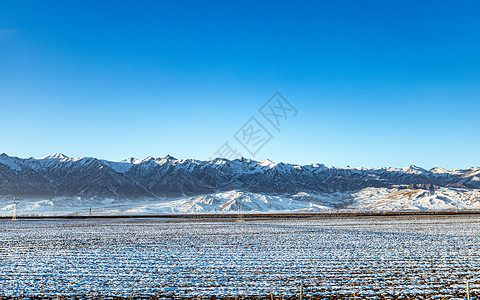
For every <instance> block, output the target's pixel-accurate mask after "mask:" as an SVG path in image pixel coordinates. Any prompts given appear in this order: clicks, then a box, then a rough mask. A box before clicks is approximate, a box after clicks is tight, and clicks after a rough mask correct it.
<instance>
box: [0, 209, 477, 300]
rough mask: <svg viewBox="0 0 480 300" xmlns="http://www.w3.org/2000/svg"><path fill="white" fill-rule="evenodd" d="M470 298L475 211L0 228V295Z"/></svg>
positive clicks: (33, 223) (38, 223)
mask: <svg viewBox="0 0 480 300" xmlns="http://www.w3.org/2000/svg"><path fill="white" fill-rule="evenodd" d="M466 280H469V281H470V282H471V284H470V287H471V289H472V299H475V297H476V296H477V295H479V294H480V293H479V292H478V291H479V290H480V216H477V215H459V216H388V217H382V216H375V217H335V218H333V217H332V218H329V217H323V218H304V219H285V220H282V219H248V220H247V221H244V222H235V220H214V219H158V218H152V219H148V218H143V219H140V218H125V219H83V220H82V219H75V220H19V221H15V222H13V221H6V220H3V221H0V298H14V297H21V298H40V299H41V298H44V297H45V298H57V297H64V298H117V297H118V298H130V297H131V298H147V299H148V298H151V299H156V298H166V297H169V298H170V297H176V298H199V297H201V298H207V297H208V298H212V297H216V298H235V297H237V298H238V299H240V298H242V297H245V298H268V299H271V298H272V297H273V298H275V299H281V298H284V299H287V298H299V297H300V294H302V297H303V299H310V297H311V298H314V299H343V298H345V299H348V298H357V299H360V298H371V299H453V298H458V299H463V298H464V297H465V295H466V284H465V282H466Z"/></svg>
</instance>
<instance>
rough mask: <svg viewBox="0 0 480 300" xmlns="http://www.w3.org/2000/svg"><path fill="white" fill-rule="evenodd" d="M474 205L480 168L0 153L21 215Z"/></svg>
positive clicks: (2, 176)
mask: <svg viewBox="0 0 480 300" xmlns="http://www.w3.org/2000/svg"><path fill="white" fill-rule="evenodd" d="M240 192H242V194H243V207H244V210H245V211H258V212H273V211H275V212H277V211H329V210H332V209H333V210H337V209H347V210H412V209H435V210H438V209H476V208H477V207H478V208H480V203H479V198H480V168H468V169H453V170H445V169H442V168H433V169H430V170H425V169H422V168H419V167H416V166H408V167H405V168H401V169H400V168H336V167H329V166H325V165H323V164H311V165H305V166H300V165H293V164H285V163H278V164H275V163H273V162H272V161H269V160H266V161H263V162H258V161H254V160H250V159H245V158H240V159H236V160H227V159H220V158H217V159H214V160H211V161H200V160H194V159H176V158H174V157H171V156H166V157H163V158H153V157H147V158H145V159H143V160H139V159H135V158H129V159H126V160H123V161H121V162H112V161H107V160H102V159H97V158H92V157H83V158H70V157H67V156H65V155H63V154H60V153H55V154H51V155H48V156H45V157H41V158H27V159H22V158H17V157H11V156H8V155H6V154H0V199H2V200H1V202H0V210H2V209H3V211H4V212H5V213H7V211H9V210H10V209H11V205H12V204H11V203H12V202H11V199H12V198H13V197H19V198H20V199H23V201H21V205H20V208H22V205H23V209H24V210H27V211H29V212H30V213H31V214H36V213H39V214H42V213H45V208H49V212H50V213H52V214H61V213H65V212H68V213H73V212H77V213H78V212H82V209H86V208H90V207H94V208H95V210H96V211H98V212H100V211H102V212H103V213H127V212H128V213H135V214H137V213H142V214H143V213H172V212H173V213H189V212H228V211H236V210H237V209H238V198H239V196H240V194H241V193H240Z"/></svg>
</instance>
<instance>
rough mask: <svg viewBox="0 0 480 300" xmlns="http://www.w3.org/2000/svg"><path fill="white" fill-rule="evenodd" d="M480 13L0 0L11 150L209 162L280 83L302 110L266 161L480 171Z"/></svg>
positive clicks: (453, 4)
mask: <svg viewBox="0 0 480 300" xmlns="http://www.w3.org/2000/svg"><path fill="white" fill-rule="evenodd" d="M38 2H41V3H38ZM479 16H480V2H478V1H356V0H352V1H342V0H335V1H300V2H299V1H277V2H276V3H274V2H271V1H269V2H266V1H265V2H259V1H243V2H238V3H233V1H209V2H196V1H195V2H194V1H191V2H190V1H170V2H160V1H18V0H16V1H1V2H0V109H1V111H0V152H6V153H7V154H9V155H14V156H19V157H30V156H36V157H38V156H43V155H46V154H48V153H52V152H62V153H65V154H66V155H69V156H73V157H79V156H95V157H99V158H106V159H111V160H121V159H123V158H126V157H130V156H134V157H138V158H144V157H146V156H149V155H152V156H155V157H157V156H164V155H166V154H171V155H173V156H175V157H178V158H197V159H207V158H208V157H210V156H212V155H213V153H214V152H215V151H216V150H217V148H218V147H219V146H220V145H221V144H223V143H224V142H225V141H226V140H231V141H232V144H235V140H234V139H233V138H232V135H233V134H234V133H235V132H236V131H237V130H238V129H239V127H240V126H242V124H243V123H244V122H246V121H247V120H248V119H249V118H250V117H251V116H255V117H257V118H259V120H261V119H260V118H261V117H260V115H259V114H258V109H259V108H260V106H261V105H262V104H263V103H264V102H265V101H267V100H268V99H269V98H270V96H272V95H273V93H274V92H276V91H279V92H280V93H282V94H283V95H284V96H285V97H286V98H287V99H288V100H289V101H290V102H291V103H292V105H294V106H295V107H296V108H297V110H298V115H297V116H296V117H295V118H294V119H291V120H289V121H288V122H285V123H284V124H283V125H282V126H283V127H282V131H281V132H275V130H274V129H273V128H272V127H268V126H269V124H268V123H266V124H265V126H266V127H267V128H268V129H269V130H270V131H271V132H272V133H273V134H274V139H273V140H272V141H270V142H269V143H268V144H267V145H266V146H265V147H264V148H263V149H262V150H261V151H260V152H258V154H257V155H256V157H255V159H256V160H260V161H261V160H263V159H266V158H270V159H271V160H273V161H277V162H279V161H284V162H291V163H299V164H308V163H312V162H320V163H325V164H328V165H336V166H346V165H350V166H370V167H379V166H393V167H402V166H405V165H409V164H416V165H419V166H422V167H425V168H430V167H433V166H441V167H445V168H455V167H461V168H463V167H469V166H478V165H480V155H479V148H480V136H479V135H480V122H479V120H480V18H479ZM237 145H238V144H237ZM238 147H239V149H240V147H241V146H238ZM244 152H245V153H246V151H244ZM246 156H248V155H246Z"/></svg>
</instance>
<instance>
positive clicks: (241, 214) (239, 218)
mask: <svg viewBox="0 0 480 300" xmlns="http://www.w3.org/2000/svg"><path fill="white" fill-rule="evenodd" d="M242 197H243V192H240V196H239V197H238V218H237V222H243V221H245V220H244V219H243V211H242Z"/></svg>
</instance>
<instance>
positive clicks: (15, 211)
mask: <svg viewBox="0 0 480 300" xmlns="http://www.w3.org/2000/svg"><path fill="white" fill-rule="evenodd" d="M19 202H20V201H19V200H18V198H17V197H15V198H13V217H12V221H16V220H17V204H18V203H19Z"/></svg>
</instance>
